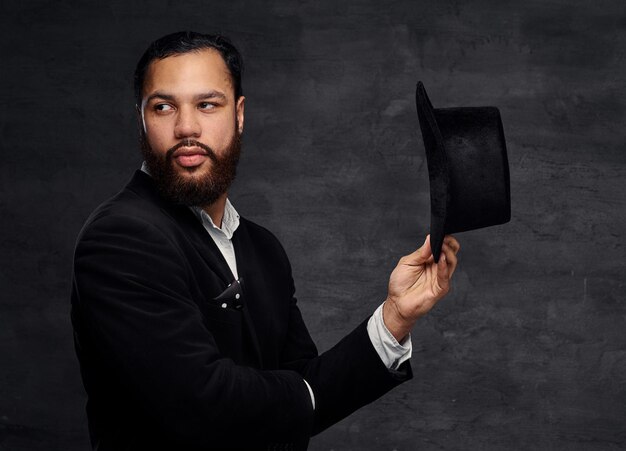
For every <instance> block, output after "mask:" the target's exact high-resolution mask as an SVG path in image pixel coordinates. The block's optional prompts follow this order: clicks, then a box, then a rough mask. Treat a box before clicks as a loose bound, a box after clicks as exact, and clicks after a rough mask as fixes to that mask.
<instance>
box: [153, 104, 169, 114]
mask: <svg viewBox="0 0 626 451" xmlns="http://www.w3.org/2000/svg"><path fill="white" fill-rule="evenodd" d="M173 109H174V108H173V107H172V105H170V104H167V103H158V104H156V105H154V111H163V112H165V111H171V110H173Z"/></svg>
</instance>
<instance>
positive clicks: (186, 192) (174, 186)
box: [140, 124, 241, 207]
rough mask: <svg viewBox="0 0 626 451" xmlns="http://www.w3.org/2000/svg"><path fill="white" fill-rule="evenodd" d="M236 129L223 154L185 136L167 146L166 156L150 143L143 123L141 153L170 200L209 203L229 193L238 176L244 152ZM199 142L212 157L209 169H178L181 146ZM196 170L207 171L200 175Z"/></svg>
mask: <svg viewBox="0 0 626 451" xmlns="http://www.w3.org/2000/svg"><path fill="white" fill-rule="evenodd" d="M237 130H238V127H237V124H235V132H234V133H233V136H232V138H231V140H230V143H229V144H228V146H227V148H226V150H225V151H224V152H223V153H222V155H220V156H218V155H217V154H216V153H215V151H213V149H211V148H210V147H209V146H207V145H206V144H203V143H201V142H199V141H196V140H193V139H184V140H182V141H181V142H179V143H178V144H176V145H175V146H174V147H172V148H170V149H168V150H167V152H166V153H165V156H161V155H158V154H157V153H156V152H155V151H154V150H152V148H151V147H150V144H149V143H148V140H147V137H146V135H145V132H144V131H143V127H142V129H141V130H140V147H141V154H142V155H143V158H144V160H145V162H146V165H147V166H148V170H149V171H150V175H151V176H152V178H153V179H154V181H155V183H156V186H157V189H158V191H159V193H160V194H161V195H162V196H163V197H165V198H166V199H167V200H169V201H170V202H173V203H175V204H179V205H186V206H199V207H206V206H208V205H211V204H213V203H214V202H215V201H216V200H217V199H218V198H219V197H220V196H221V195H222V194H224V193H226V192H227V191H228V189H229V188H230V185H231V184H232V183H233V181H234V180H235V176H236V173H237V163H238V162H239V156H240V154H241V137H240V135H239V133H237ZM189 146H197V147H200V148H201V149H203V150H204V151H205V152H206V154H207V155H208V157H209V159H210V160H211V167H210V168H208V169H195V168H191V169H189V170H187V169H184V168H181V169H177V168H176V166H175V163H174V161H173V154H174V152H176V150H178V149H179V148H180V147H189ZM196 170H201V171H204V173H202V174H199V175H197V176H195V175H192V173H193V172H194V171H196Z"/></svg>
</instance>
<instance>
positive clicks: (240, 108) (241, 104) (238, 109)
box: [235, 96, 246, 135]
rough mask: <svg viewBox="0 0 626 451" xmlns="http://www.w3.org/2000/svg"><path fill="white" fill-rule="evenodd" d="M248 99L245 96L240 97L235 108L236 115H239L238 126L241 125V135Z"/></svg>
mask: <svg viewBox="0 0 626 451" xmlns="http://www.w3.org/2000/svg"><path fill="white" fill-rule="evenodd" d="M245 100H246V98H245V97H244V96H240V97H239V98H238V99H237V104H236V106H235V114H236V115H237V124H238V125H239V130H238V131H239V134H240V135H241V134H242V133H243V120H244V114H243V113H244V111H243V110H244V104H245Z"/></svg>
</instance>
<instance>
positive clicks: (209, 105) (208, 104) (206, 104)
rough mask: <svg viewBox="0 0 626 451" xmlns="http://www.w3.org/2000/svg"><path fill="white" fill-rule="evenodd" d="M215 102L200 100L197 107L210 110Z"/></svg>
mask: <svg viewBox="0 0 626 451" xmlns="http://www.w3.org/2000/svg"><path fill="white" fill-rule="evenodd" d="M215 106H216V105H215V104H214V103H211V102H200V103H199V104H198V108H200V109H201V110H212V109H213V108H215Z"/></svg>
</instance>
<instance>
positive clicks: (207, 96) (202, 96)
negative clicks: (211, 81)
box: [146, 90, 226, 103]
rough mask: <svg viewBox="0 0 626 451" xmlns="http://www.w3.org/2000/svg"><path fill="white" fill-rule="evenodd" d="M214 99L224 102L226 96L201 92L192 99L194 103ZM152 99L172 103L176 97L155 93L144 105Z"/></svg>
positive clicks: (221, 93) (213, 91)
mask: <svg viewBox="0 0 626 451" xmlns="http://www.w3.org/2000/svg"><path fill="white" fill-rule="evenodd" d="M214 98H218V99H222V100H226V95H225V94H224V93H223V92H221V91H216V90H212V91H207V92H202V93H200V94H196V95H195V96H194V97H193V99H194V100H196V101H197V100H202V99H214ZM153 99H163V100H170V101H172V100H176V96H174V95H172V94H168V93H166V92H161V91H156V92H153V93H152V94H150V95H149V96H148V98H147V99H146V103H149V102H150V101H151V100H153Z"/></svg>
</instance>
